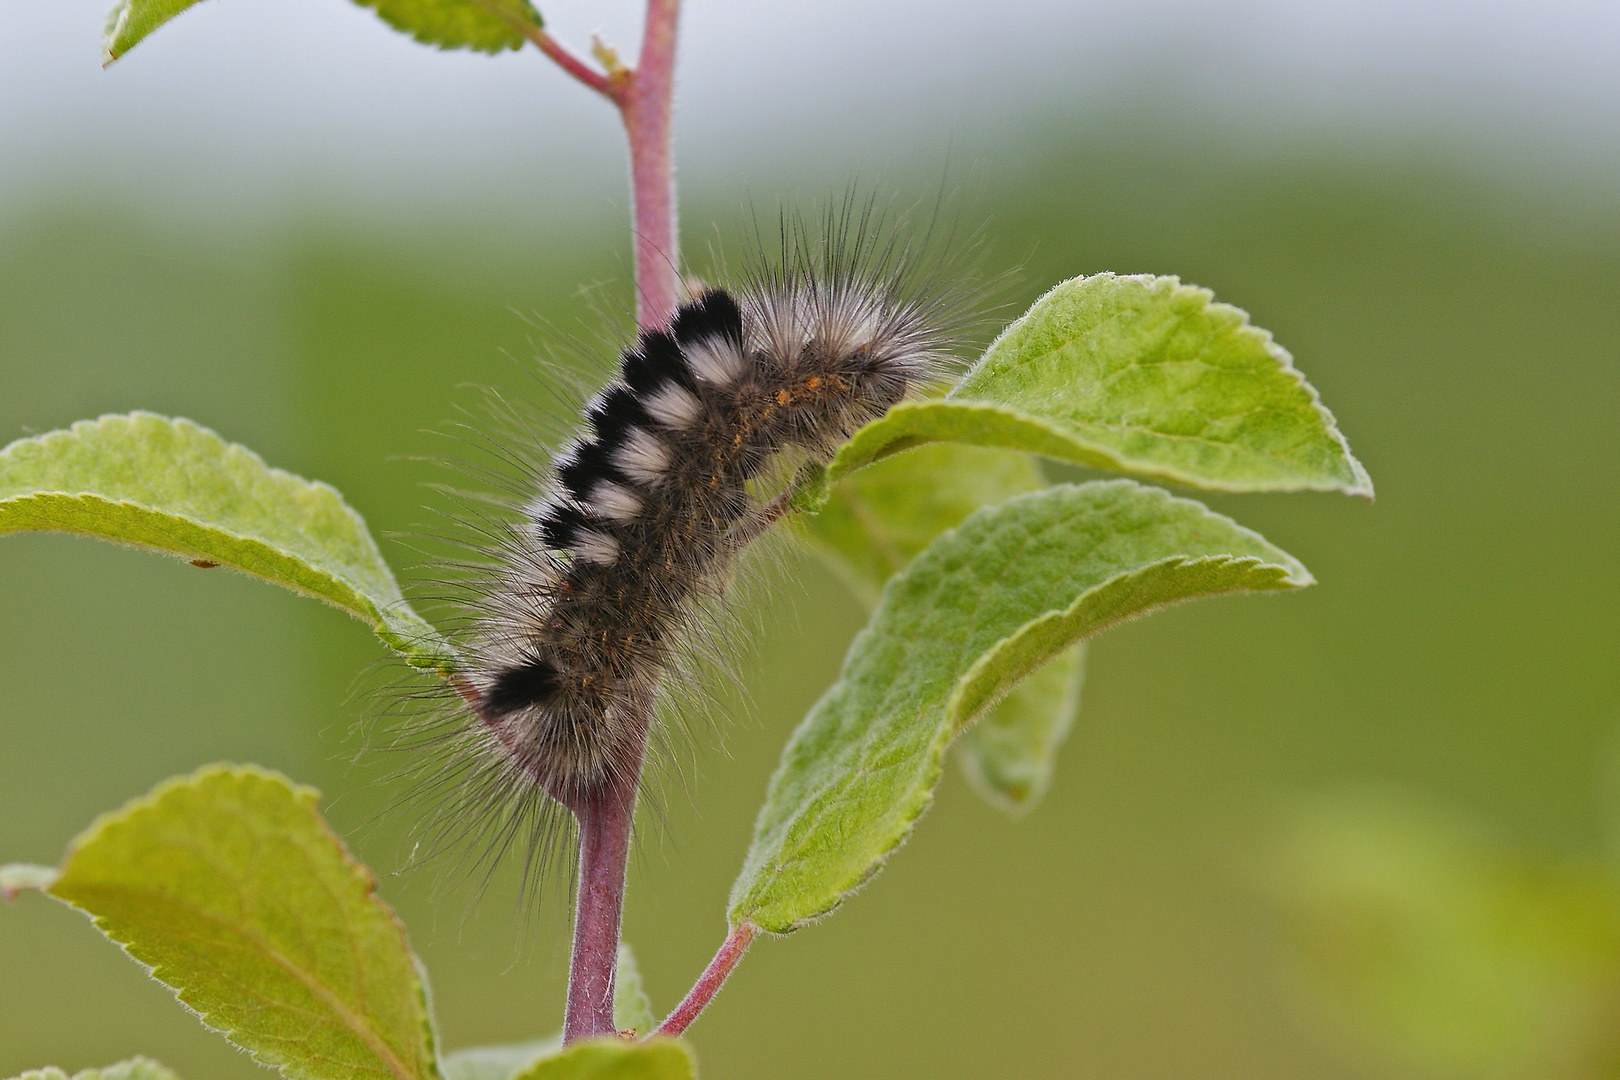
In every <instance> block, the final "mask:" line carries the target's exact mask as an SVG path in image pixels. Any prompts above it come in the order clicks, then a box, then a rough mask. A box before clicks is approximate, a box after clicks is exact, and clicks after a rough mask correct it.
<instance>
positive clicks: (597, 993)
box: [458, 0, 747, 1043]
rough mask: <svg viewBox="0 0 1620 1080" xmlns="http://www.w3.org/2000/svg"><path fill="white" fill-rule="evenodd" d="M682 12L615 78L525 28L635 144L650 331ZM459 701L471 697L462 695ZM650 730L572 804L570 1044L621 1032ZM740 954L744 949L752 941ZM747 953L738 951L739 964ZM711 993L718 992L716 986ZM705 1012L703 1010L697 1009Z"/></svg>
mask: <svg viewBox="0 0 1620 1080" xmlns="http://www.w3.org/2000/svg"><path fill="white" fill-rule="evenodd" d="M680 6H681V5H680V0H647V21H646V26H645V28H644V30H643V32H642V39H641V55H640V57H639V58H638V59H637V61H636V67H635V70H633V71H632V70H630V69H628V68H625V67H623V66H622V65H620V64H619V63H618V61H617V59H616V58H615V57H614V55H613V54H612V52H611V51H609V50H604V49H601V48H600V46H599V47H598V52H597V56H598V59H600V60H601V61H602V62H603V64H604V65H605V66H606V67H607V68H608V70H607V72H606V74H603V73H601V72H598V71H595V70H593V69H592V68H590V67H589V66H588V65H586V64H585V63H584V62H583V61H582V60H580V59H579V58H578V57H576V56H574V54H573V53H571V52H569V51H568V50H567V49H565V48H564V47H563V46H562V45H561V44H559V43H558V42H557V41H556V40H555V39H554V38H552V37H551V35H549V34H547V33H546V32H545V31H544V30H543V29H541V28H540V27H538V26H526V27H525V28H524V29H523V33H524V34H525V35H526V36H527V37H528V39H529V40H530V41H532V42H533V43H534V45H535V47H536V48H538V49H539V50H540V51H541V52H543V53H545V55H546V56H548V57H549V58H550V59H551V60H552V61H554V62H555V63H556V64H557V65H558V66H560V67H561V68H562V69H563V70H564V71H566V72H567V73H568V74H569V75H571V76H573V78H575V79H577V80H578V81H579V82H581V83H583V84H584V85H585V86H587V87H589V88H590V89H592V90H594V91H596V92H597V93H599V94H601V95H602V96H604V97H606V98H607V99H608V100H610V101H612V102H613V103H614V104H615V105H617V106H618V107H619V117H620V119H621V120H623V122H624V130H625V135H626V136H627V138H628V139H629V143H630V198H631V205H632V221H631V238H632V241H633V243H634V246H635V258H636V263H635V265H636V321H637V323H639V324H640V325H641V327H642V328H644V329H650V328H654V327H659V326H663V325H664V324H665V323H667V322H668V321H669V319H670V317H671V316H673V315H674V314H675V305H676V303H677V302H678V300H679V297H680V248H679V244H678V240H679V238H678V236H677V232H676V227H675V155H674V151H673V149H672V146H671V131H672V129H671V115H672V112H673V108H674V91H675V40H676V31H677V28H678V24H679V18H680ZM458 689H462V688H460V687H458ZM462 693H463V696H467V691H466V690H465V689H462ZM469 700H471V698H469ZM647 719H649V720H650V716H649V717H648V718H647ZM647 727H648V725H647V724H643V725H642V727H641V731H640V733H639V736H638V739H639V741H638V744H637V745H636V747H635V748H634V755H635V764H634V767H633V768H630V769H627V770H626V771H625V773H624V774H623V775H620V776H615V777H614V778H613V779H612V781H611V782H610V783H608V784H607V785H605V786H604V787H603V789H602V790H600V791H597V792H593V793H592V794H591V795H590V796H589V797H582V798H579V799H575V800H571V801H569V800H565V801H566V802H567V805H568V808H569V809H570V810H571V811H573V814H574V818H575V820H576V821H578V823H579V897H578V900H577V902H576V904H575V907H574V951H573V958H572V960H571V962H570V965H569V971H568V1009H567V1014H566V1016H565V1018H564V1021H563V1042H565V1043H571V1042H574V1041H575V1040H576V1039H584V1038H589V1037H591V1036H593V1035H605V1034H609V1033H611V1032H613V1030H614V1027H613V990H614V978H615V975H616V972H617V970H618V955H619V923H620V919H621V918H622V916H623V913H624V876H625V868H626V865H627V864H628V862H629V857H630V826H631V823H632V821H633V819H634V818H635V809H636V787H637V784H638V783H639V782H640V776H641V759H642V754H643V751H644V747H645V743H646V737H647ZM728 940H729V939H728ZM743 947H744V948H746V947H747V943H746V941H745V942H744V944H743ZM741 955H742V954H741V952H739V953H738V957H739V958H740V957H741ZM735 962H736V961H735V960H733V961H732V963H735ZM712 966H713V965H711V967H712ZM729 971H730V968H729V967H727V968H726V972H724V973H721V974H720V975H719V979H720V981H722V982H723V981H724V980H725V974H726V973H729ZM714 989H715V990H718V989H719V984H718V983H716V984H715V987H714ZM688 996H689V997H690V995H688ZM709 996H710V997H712V996H713V991H710V993H709ZM704 1001H705V1002H706V1001H707V998H705V999H704ZM702 1007H703V1006H702V1004H699V1005H698V1006H697V1009H699V1010H701V1009H702ZM692 1015H693V1016H696V1015H697V1013H696V1012H693V1014H692ZM689 1022H690V1021H688V1023H689ZM682 1026H683V1027H684V1025H682Z"/></svg>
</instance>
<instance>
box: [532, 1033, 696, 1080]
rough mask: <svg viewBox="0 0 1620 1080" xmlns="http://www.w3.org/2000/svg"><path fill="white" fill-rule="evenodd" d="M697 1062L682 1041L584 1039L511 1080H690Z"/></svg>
mask: <svg viewBox="0 0 1620 1080" xmlns="http://www.w3.org/2000/svg"><path fill="white" fill-rule="evenodd" d="M696 1075H697V1062H696V1061H695V1060H694V1059H693V1057H692V1051H691V1049H690V1048H689V1047H688V1046H687V1044H686V1043H685V1042H682V1041H681V1040H679V1039H667V1038H662V1037H660V1038H653V1039H640V1040H635V1041H631V1040H629V1039H620V1038H616V1037H614V1036H612V1035H609V1036H607V1037H605V1038H601V1039H586V1040H583V1041H581V1042H577V1043H574V1044H573V1045H572V1046H570V1047H568V1048H567V1049H566V1050H563V1051H561V1052H560V1053H557V1054H555V1055H553V1056H552V1057H549V1058H545V1059H543V1060H541V1061H538V1062H536V1063H535V1064H534V1065H532V1066H530V1067H529V1068H528V1069H526V1070H524V1071H523V1072H521V1073H519V1074H518V1075H517V1076H516V1077H514V1078H513V1080H692V1078H693V1077H694V1076H696Z"/></svg>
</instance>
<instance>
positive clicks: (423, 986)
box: [45, 763, 440, 1080]
mask: <svg viewBox="0 0 1620 1080" xmlns="http://www.w3.org/2000/svg"><path fill="white" fill-rule="evenodd" d="M221 775H225V776H232V777H251V778H253V779H257V780H263V781H268V782H270V783H274V784H280V785H282V786H284V787H286V788H287V790H288V793H289V794H290V795H291V796H292V797H293V799H294V800H295V801H296V802H298V803H300V804H302V805H303V807H304V809H305V810H307V811H308V813H309V815H310V817H311V818H313V819H314V821H315V824H316V826H317V828H318V829H319V830H320V831H321V833H322V834H324V835H325V837H326V839H327V840H328V841H330V842H331V844H332V845H333V846H334V847H335V848H336V849H337V851H338V853H339V855H340V856H341V858H342V859H343V861H344V862H345V863H346V864H347V865H348V866H349V867H350V869H351V871H353V872H354V873H355V875H356V876H357V877H358V878H360V880H361V881H362V883H363V884H364V885H365V888H366V892H367V895H368V896H370V897H372V898H373V899H375V900H376V902H377V904H378V906H379V907H380V908H381V909H382V911H383V913H384V914H385V915H386V916H387V917H388V920H389V922H390V923H391V924H392V925H393V927H394V928H395V930H397V931H398V933H399V938H400V947H401V948H402V949H404V950H405V953H406V955H408V956H410V957H411V959H412V962H413V967H414V968H415V970H416V972H417V976H418V984H417V993H418V999H419V1001H420V1002H421V1005H422V1012H423V1017H424V1021H423V1036H424V1038H425V1039H426V1040H427V1049H428V1065H429V1073H428V1075H429V1076H430V1077H432V1078H434V1080H437V1078H439V1076H440V1073H439V1068H438V1054H437V1051H436V1047H437V1046H438V1037H437V1036H438V1033H437V1031H436V1030H435V1027H434V1022H433V1012H432V1007H431V1003H430V1001H429V999H428V991H427V982H426V980H425V977H424V973H423V970H422V967H421V962H420V961H419V960H418V959H417V958H416V954H415V953H414V952H412V951H411V948H410V942H409V939H408V938H407V936H406V932H405V924H404V923H402V922H401V921H400V919H399V916H398V915H397V914H395V912H394V909H393V908H392V907H390V906H389V905H388V904H387V903H386V902H385V901H384V900H383V899H382V898H381V897H380V896H378V895H377V878H376V875H374V874H373V873H372V872H371V869H370V868H369V867H368V866H366V865H365V864H364V863H362V862H361V861H360V860H358V859H356V858H355V857H354V856H353V855H352V854H351V853H350V852H349V849H348V847H347V846H345V845H344V843H343V841H342V839H341V838H340V837H339V836H338V835H337V834H336V833H335V832H333V831H332V827H331V826H330V825H329V824H327V822H326V819H325V818H324V817H323V816H322V815H321V813H320V809H319V804H320V798H321V793H320V792H319V791H318V790H316V789H315V788H313V787H310V786H309V785H308V784H300V783H298V782H296V781H294V780H292V779H290V778H288V777H287V776H285V775H283V774H282V773H280V772H277V771H276V770H274V769H266V768H263V767H262V766H259V765H233V764H225V763H221V764H215V765H204V766H203V767H202V768H200V769H197V770H195V771H193V772H191V773H188V774H186V775H184V776H174V777H170V778H169V779H167V780H165V781H163V782H162V783H160V784H158V785H157V786H156V787H154V788H153V789H152V790H151V791H149V792H147V793H146V794H145V795H138V796H136V797H135V798H133V799H130V800H129V801H128V802H126V803H125V804H124V805H123V806H121V807H119V808H118V809H116V810H108V811H106V812H104V813H102V814H98V815H97V816H96V818H95V820H94V821H92V822H91V823H90V827H89V828H87V829H85V830H84V831H83V832H82V833H80V834H79V835H78V836H76V837H74V838H73V840H72V842H70V843H69V845H68V850H67V853H66V855H64V856H63V859H62V867H63V870H62V872H64V873H65V870H66V867H67V865H68V864H69V863H70V862H71V861H72V860H73V857H74V856H75V855H76V854H78V852H79V851H81V850H82V849H84V848H85V847H87V846H88V845H90V844H91V843H93V842H94V841H96V840H98V839H100V838H101V836H102V835H103V834H104V833H105V832H106V831H107V830H108V829H110V828H112V827H113V826H115V825H117V824H119V823H120V822H122V821H124V820H126V819H127V818H128V817H130V816H131V815H133V814H136V813H139V812H141V811H143V810H151V809H155V808H156V807H157V805H158V803H159V802H161V801H162V799H163V797H164V796H165V795H167V794H168V793H169V792H171V791H175V790H178V789H181V788H186V787H193V786H196V785H197V784H199V783H200V782H202V781H203V780H206V779H209V778H211V777H214V776H221ZM56 884H57V883H56V882H53V883H52V886H51V888H49V889H46V890H45V892H46V893H47V894H48V895H49V896H51V897H53V898H54V899H56V900H59V901H60V902H62V903H64V904H66V905H67V906H68V907H70V908H72V909H73V910H75V911H78V912H81V913H83V914H84V915H86V916H87V917H88V918H89V919H90V921H91V923H92V924H94V926H95V927H96V929H97V930H99V931H101V933H102V934H103V936H105V937H106V938H107V940H108V941H111V942H112V943H113V944H114V945H117V946H118V948H119V950H120V951H121V952H123V954H124V955H125V956H127V957H129V958H130V960H131V961H133V962H134V963H135V964H137V965H139V966H140V968H141V969H142V970H143V971H145V972H146V974H147V975H148V976H149V977H151V979H152V981H153V982H156V983H159V984H161V985H162V986H165V987H167V988H168V989H169V990H170V991H171V992H172V993H173V994H174V997H175V1000H176V1001H178V1002H179V1003H180V1005H181V1007H182V1008H184V1009H185V1010H186V1011H187V1012H189V1013H191V1014H192V1015H193V1016H195V1017H196V1018H197V1020H198V1022H199V1023H201V1024H202V1025H203V1026H204V1027H206V1028H207V1029H208V1030H210V1031H215V1032H218V1033H219V1034H221V1035H223V1036H224V1037H225V1038H226V1039H228V1040H230V1042H231V1044H232V1045H234V1046H238V1047H241V1049H242V1050H244V1051H245V1052H246V1053H247V1054H248V1056H249V1057H251V1058H252V1059H253V1060H254V1061H255V1062H258V1063H259V1064H261V1065H264V1066H266V1067H268V1068H272V1069H276V1070H277V1071H278V1072H281V1071H282V1069H281V1067H280V1066H279V1065H277V1064H276V1063H275V1062H271V1061H266V1060H264V1059H263V1058H261V1057H260V1056H259V1054H258V1052H257V1051H254V1050H250V1049H248V1048H247V1047H245V1046H242V1044H241V1043H239V1042H237V1041H236V1040H235V1039H232V1038H231V1036H232V1035H233V1034H234V1033H235V1031H236V1029H235V1028H229V1029H228V1028H223V1027H216V1026H215V1025H214V1024H211V1023H209V1014H208V1013H206V1012H204V1011H202V1010H201V1009H198V1008H196V1007H195V1006H193V1005H192V1004H191V1003H190V1002H189V1001H187V1000H186V999H185V997H184V996H183V994H184V990H183V989H182V988H180V987H177V986H171V985H170V984H169V983H166V982H164V981H163V980H162V979H159V978H158V977H157V969H156V966H155V965H152V964H148V963H146V962H145V961H144V960H141V959H139V958H138V957H136V956H135V955H134V954H132V953H131V952H130V951H129V946H128V945H127V944H126V943H125V942H122V941H119V940H117V939H116V938H114V937H112V936H111V935H110V934H108V933H107V931H106V929H105V928H104V927H103V926H102V922H103V920H102V919H101V918H100V917H98V916H97V915H95V914H94V913H93V912H91V911H89V910H88V909H86V908H84V907H81V906H80V905H78V904H76V903H74V902H73V901H72V900H70V899H68V898H67V897H65V896H62V895H61V894H60V893H58V892H56ZM276 962H277V963H280V964H281V966H282V967H283V969H284V970H286V971H287V972H288V973H289V974H291V975H293V976H294V977H295V978H297V979H299V981H300V982H302V983H304V985H305V986H306V988H308V989H309V990H310V992H311V993H314V994H315V995H316V996H317V997H319V998H321V999H322V1000H323V1001H324V1002H326V1003H327V1004H328V1005H329V1006H331V1007H332V1008H333V1012H334V1013H335V1014H337V1015H339V1016H340V1017H343V1016H345V1014H347V1013H348V1009H347V1007H346V1006H344V1005H343V1004H342V1003H341V1002H332V1001H327V995H326V994H324V993H322V992H321V991H322V989H324V988H321V987H320V986H319V984H318V982H316V981H315V980H313V979H306V978H305V977H304V974H303V972H301V971H300V970H297V969H296V966H295V965H292V964H291V962H282V961H280V960H279V959H278V960H277V961H276ZM345 1023H346V1024H347V1025H348V1026H349V1027H350V1029H351V1030H352V1031H354V1032H355V1034H356V1035H358V1036H359V1037H360V1038H361V1039H362V1041H364V1042H366V1044H367V1045H368V1046H370V1047H371V1048H372V1049H373V1052H375V1053H377V1055H378V1058H379V1060H381V1061H382V1062H384V1064H385V1065H387V1067H388V1068H389V1070H390V1071H391V1072H393V1073H394V1075H395V1076H397V1077H399V1080H418V1077H417V1074H416V1073H414V1072H412V1071H411V1070H410V1069H409V1068H408V1067H407V1066H406V1065H405V1063H404V1062H401V1061H399V1060H398V1058H397V1057H396V1056H395V1055H394V1053H393V1051H392V1049H390V1048H389V1047H388V1046H387V1044H386V1043H382V1042H381V1039H380V1037H375V1036H373V1037H372V1038H367V1035H368V1033H370V1027H369V1025H356V1024H354V1023H351V1022H349V1021H348V1020H347V1018H346V1017H345ZM378 1044H380V1046H379V1045H378ZM283 1075H285V1073H283Z"/></svg>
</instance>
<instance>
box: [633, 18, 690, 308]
mask: <svg viewBox="0 0 1620 1080" xmlns="http://www.w3.org/2000/svg"><path fill="white" fill-rule="evenodd" d="M680 7H681V5H680V0H647V25H646V28H645V29H644V30H643V32H642V38H641V56H640V58H638V59H637V61H636V70H635V72H634V74H633V75H632V76H631V77H630V79H629V82H628V84H627V85H626V87H625V89H624V92H623V94H622V95H621V96H620V98H619V113H620V115H621V116H622V117H623V119H624V130H625V134H626V135H628V136H629V139H630V198H631V204H632V206H633V209H634V218H633V225H632V230H633V234H634V237H633V238H634V242H635V251H636V321H637V322H638V323H640V324H641V326H642V327H643V328H649V327H656V326H662V325H663V324H664V323H666V322H668V321H669V318H670V316H671V315H673V314H675V305H676V302H677V300H678V298H679V296H680V241H679V237H678V236H677V235H676V230H675V154H674V150H673V148H672V143H671V116H672V113H673V111H674V92H675V36H676V27H677V22H678V20H679V16H680Z"/></svg>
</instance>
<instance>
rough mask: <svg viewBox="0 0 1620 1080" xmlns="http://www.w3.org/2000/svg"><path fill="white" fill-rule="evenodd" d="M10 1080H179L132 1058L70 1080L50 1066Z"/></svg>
mask: <svg viewBox="0 0 1620 1080" xmlns="http://www.w3.org/2000/svg"><path fill="white" fill-rule="evenodd" d="M12 1080H180V1078H179V1077H178V1076H176V1075H175V1074H174V1072H173V1070H171V1069H169V1068H168V1067H167V1066H165V1065H160V1064H158V1063H157V1062H155V1061H153V1060H152V1059H151V1058H144V1057H134V1058H130V1059H129V1060H128V1061H120V1062H119V1063H118V1064H116V1065H108V1066H106V1067H104V1068H100V1069H83V1070H81V1071H79V1072H76V1073H74V1074H73V1075H72V1077H71V1078H70V1077H69V1076H68V1074H67V1073H66V1072H63V1071H62V1070H61V1069H58V1068H57V1067H56V1066H54V1065H51V1066H47V1067H46V1068H43V1069H30V1070H29V1071H28V1072H25V1073H23V1074H22V1075H21V1076H18V1077H13V1078H12Z"/></svg>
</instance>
